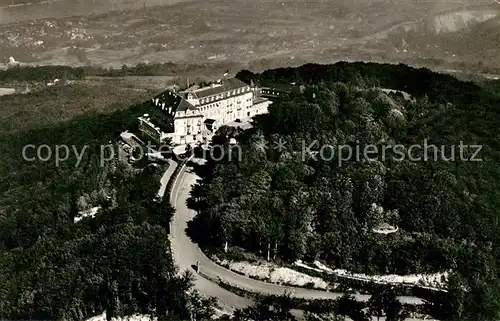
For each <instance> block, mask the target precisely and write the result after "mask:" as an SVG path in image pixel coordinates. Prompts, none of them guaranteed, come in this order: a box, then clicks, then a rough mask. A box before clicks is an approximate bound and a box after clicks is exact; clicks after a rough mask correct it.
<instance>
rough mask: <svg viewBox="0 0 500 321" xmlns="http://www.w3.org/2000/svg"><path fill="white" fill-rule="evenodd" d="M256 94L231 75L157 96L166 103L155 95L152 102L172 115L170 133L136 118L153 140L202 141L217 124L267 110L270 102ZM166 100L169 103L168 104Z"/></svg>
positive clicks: (207, 138)
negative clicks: (213, 82) (209, 83)
mask: <svg viewBox="0 0 500 321" xmlns="http://www.w3.org/2000/svg"><path fill="white" fill-rule="evenodd" d="M257 93H258V91H256V90H255V88H251V87H250V86H249V85H247V84H245V83H243V82H242V81H240V80H238V79H234V78H233V79H226V80H224V81H221V82H219V83H216V84H213V85H211V86H208V87H204V88H200V89H194V90H188V91H187V92H185V93H183V94H178V93H175V92H169V93H166V94H165V93H163V94H162V95H160V96H159V97H164V98H165V99H167V100H166V101H167V103H165V102H161V101H160V100H161V99H160V100H159V99H158V98H156V99H153V100H152V101H153V104H154V105H155V106H161V107H162V110H164V111H168V113H169V114H171V115H172V117H173V130H172V132H171V133H163V132H161V131H160V130H159V128H158V127H155V125H154V124H152V123H151V122H149V120H148V122H147V124H146V121H145V119H140V122H141V130H142V131H143V132H145V133H147V134H148V135H149V136H150V137H152V138H153V139H155V140H158V138H159V139H160V140H163V139H164V138H166V137H168V138H170V139H171V140H172V143H173V144H174V145H184V144H193V143H198V142H201V143H204V142H207V141H208V140H210V139H211V136H212V135H213V133H214V132H215V131H216V130H217V128H218V127H219V126H221V125H224V124H226V123H229V122H234V121H235V120H237V119H242V118H247V117H253V116H255V115H258V114H264V113H267V112H268V106H269V105H270V104H271V102H270V101H269V100H267V99H265V98H261V97H259V96H258V94H257ZM174 96H175V97H174ZM168 101H170V102H173V103H171V104H170V105H169V102H168ZM172 105H174V106H172ZM170 119H172V118H170Z"/></svg>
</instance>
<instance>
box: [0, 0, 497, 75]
mask: <svg viewBox="0 0 500 321" xmlns="http://www.w3.org/2000/svg"><path fill="white" fill-rule="evenodd" d="M0 1H3V2H5V0H0ZM9 1H10V0H7V2H9ZM15 1H25V0H15ZM112 2H113V1H107V2H106V1H100V2H99V8H100V9H99V10H101V9H103V10H105V8H108V9H106V10H112V9H113V8H115V9H120V10H121V9H126V8H127V6H128V5H127V3H128V2H127V1H125V0H121V1H118V0H117V1H116V2H115V5H111V4H112ZM167 2H168V3H172V2H174V1H167ZM0 3H2V2H0ZM73 3H86V4H85V6H86V8H87V9H88V10H87V11H91V10H90V9H92V6H93V5H92V3H90V2H89V1H87V0H79V1H77V0H71V1H70V0H61V1H60V2H57V3H53V4H52V7H53V10H52V9H51V10H49V11H50V13H54V12H59V11H61V12H62V11H64V12H67V10H66V9H65V10H62V9H61V8H60V7H61V6H66V7H68V8H69V7H71V6H72V4H73ZM144 3H145V4H146V5H152V4H153V2H152V1H149V0H145V1H144ZM156 3H157V2H155V4H156ZM73 6H74V5H73ZM35 7H36V6H26V9H19V8H17V9H16V10H17V11H19V12H20V13H23V14H24V15H25V16H29V14H28V12H27V10H35ZM138 7H139V8H140V9H137V10H124V11H112V12H108V13H106V14H103V15H100V16H99V15H97V16H92V15H87V16H85V17H79V18H77V17H69V18H60V19H51V21H50V24H51V25H52V27H47V26H48V22H44V21H43V20H38V21H36V22H35V23H34V24H33V23H31V22H30V23H18V24H14V25H0V52H3V53H4V54H6V55H7V54H8V55H12V56H14V57H16V59H18V60H20V61H22V62H36V63H39V64H65V65H81V64H82V60H81V59H80V60H78V59H76V58H75V57H73V56H72V55H70V54H68V49H67V48H68V47H71V48H72V47H76V48H79V49H78V50H81V51H82V52H86V58H87V59H86V60H85V63H88V64H91V65H103V66H106V67H121V66H122V65H123V64H129V65H130V64H137V63H139V62H149V63H153V62H167V61H171V62H174V63H177V64H190V63H193V62H196V63H206V64H219V65H220V64H226V65H229V66H234V65H237V66H239V67H241V68H253V69H261V70H262V69H267V68H273V67H280V66H283V65H300V64H302V63H305V62H320V63H329V62H333V61H337V60H363V61H387V62H404V63H408V64H414V65H420V66H421V65H426V66H429V67H440V68H445V69H446V68H448V69H468V70H474V71H482V72H490V73H495V72H496V71H495V69H500V61H499V58H498V57H499V56H500V55H499V54H498V52H499V51H500V49H499V48H500V46H499V42H500V28H499V27H500V5H498V4H496V3H494V2H493V0H486V1H482V0H481V1H475V2H474V4H471V3H470V2H469V1H463V2H460V1H454V2H451V1H449V2H448V1H446V2H445V1H440V2H430V1H425V2H423V1H422V2H420V1H413V0H400V1H396V0H392V1H390V0H378V1H375V0H372V1H360V0H358V1H352V0H349V1H347V0H338V1H327V0H320V1H314V2H308V1H298V0H294V1H286V0H284V1H269V0H252V1H250V0H235V1H233V2H231V5H230V6H229V5H227V1H221V0H210V1H202V0H194V1H189V2H184V1H181V2H178V3H176V4H173V5H163V6H157V7H153V8H148V7H144V8H142V7H140V6H137V5H136V6H135V8H138ZM30 8H32V9H30ZM58 8H59V9H61V10H59V9H58ZM23 10H24V11H23ZM57 10H59V11H57ZM82 12H83V11H82ZM100 12H102V10H101V11H100ZM0 13H1V12H0ZM37 14H38V13H37ZM4 15H5V14H4ZM0 16H1V15H0ZM77 25H78V27H76V26H77ZM123 30H127V31H126V33H124V32H123ZM67 33H71V35H69V36H68V35H67ZM40 41H43V44H42V45H40Z"/></svg>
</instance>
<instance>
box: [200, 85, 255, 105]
mask: <svg viewBox="0 0 500 321" xmlns="http://www.w3.org/2000/svg"><path fill="white" fill-rule="evenodd" d="M249 91H250V87H245V88H239V89H236V90H232V91H227V92H225V93H222V94H218V95H215V96H210V97H207V98H201V99H200V104H202V105H203V104H206V103H209V102H212V101H214V100H217V99H223V98H224V97H226V98H227V97H229V96H234V95H239V94H243V93H245V92H249Z"/></svg>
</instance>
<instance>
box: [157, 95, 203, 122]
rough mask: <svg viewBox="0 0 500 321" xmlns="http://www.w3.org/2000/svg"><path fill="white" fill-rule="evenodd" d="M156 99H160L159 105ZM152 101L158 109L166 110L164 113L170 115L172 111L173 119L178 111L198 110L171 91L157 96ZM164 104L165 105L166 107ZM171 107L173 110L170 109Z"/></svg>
mask: <svg viewBox="0 0 500 321" xmlns="http://www.w3.org/2000/svg"><path fill="white" fill-rule="evenodd" d="M156 99H158V103H156ZM152 101H153V104H155V105H156V107H161V108H162V109H163V108H164V109H163V111H165V112H167V113H168V111H169V110H170V114H171V116H172V117H173V116H174V114H175V112H177V111H186V110H196V107H194V106H193V105H191V104H190V103H189V102H188V101H187V100H186V99H184V97H182V96H181V95H179V94H178V93H176V92H174V91H172V90H170V89H168V90H166V91H164V92H162V93H161V94H159V95H157V96H155V97H154V98H153V99H152ZM163 104H165V105H164V107H163ZM169 107H171V108H170V109H169Z"/></svg>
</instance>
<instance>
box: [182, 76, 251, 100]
mask: <svg viewBox="0 0 500 321" xmlns="http://www.w3.org/2000/svg"><path fill="white" fill-rule="evenodd" d="M247 86H248V85H247V84H245V83H244V82H243V81H241V80H239V79H236V78H229V79H224V80H222V81H221V84H216V85H215V86H213V87H212V86H210V87H204V88H200V89H197V90H194V91H192V92H191V93H192V94H193V96H195V98H198V99H199V98H204V97H208V96H213V95H217V94H221V93H224V92H226V91H230V90H234V89H240V88H244V87H247Z"/></svg>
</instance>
